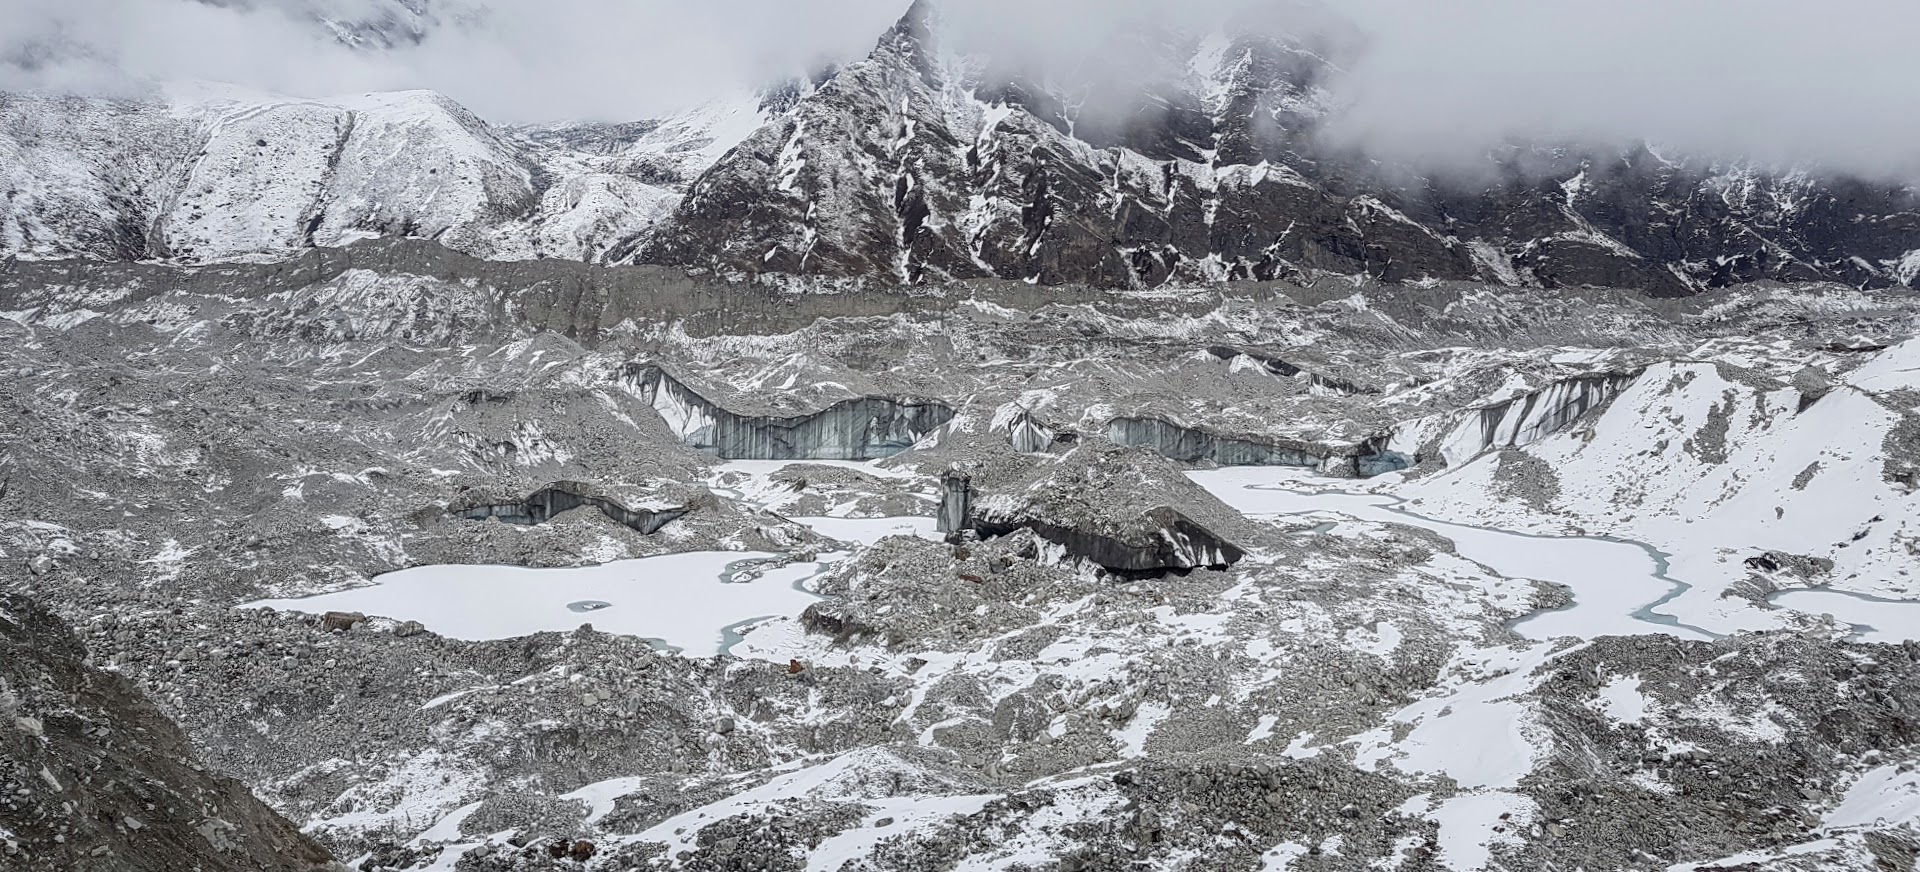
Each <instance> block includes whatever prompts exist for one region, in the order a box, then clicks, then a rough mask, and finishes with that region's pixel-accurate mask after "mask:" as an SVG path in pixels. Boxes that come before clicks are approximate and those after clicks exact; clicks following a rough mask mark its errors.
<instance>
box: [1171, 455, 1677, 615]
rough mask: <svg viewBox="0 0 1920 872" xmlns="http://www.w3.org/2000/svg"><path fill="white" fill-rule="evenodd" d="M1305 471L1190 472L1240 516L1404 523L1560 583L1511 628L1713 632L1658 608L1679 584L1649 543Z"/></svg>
mask: <svg viewBox="0 0 1920 872" xmlns="http://www.w3.org/2000/svg"><path fill="white" fill-rule="evenodd" d="M1310 476H1311V474H1310V473H1306V472H1304V471H1299V470H1289V469H1281V468H1277V467H1230V468H1225V469H1215V470H1205V471H1201V472H1193V473H1189V477H1190V478H1192V479H1193V480H1194V481H1195V482H1196V483H1198V484H1199V485H1200V486H1201V487H1204V488H1206V489H1207V490H1208V491H1209V492H1211V493H1212V494H1213V495H1214V496H1217V497H1219V498H1220V500H1221V501H1222V502H1224V503H1226V504H1227V505H1229V506H1232V507H1234V508H1235V509H1238V510H1240V511H1241V512H1243V513H1245V514H1248V515H1311V514H1315V513H1333V514H1339V515H1346V516H1349V517H1353V518H1359V519H1361V520H1365V521H1375V522H1384V523H1393V524H1404V525H1406V526H1410V527H1421V528H1423V529H1427V530H1432V531H1433V532H1435V533H1438V534H1440V535H1441V536H1445V537H1446V538H1448V539H1450V540H1452V541H1453V543H1454V547H1455V548H1456V549H1457V550H1458V551H1459V553H1460V556H1462V557H1465V558H1467V559H1468V560H1472V561H1474V562H1476V563H1480V564H1482V565H1485V566H1487V567H1489V568H1491V569H1492V570H1493V571H1494V572H1497V573H1499V574H1501V575H1503V576H1506V577H1509V578H1532V579H1539V580H1541V581H1550V582H1555V583H1558V584H1562V585H1565V586H1566V587H1567V588H1568V589H1570V590H1572V591H1573V602H1572V604H1570V605H1568V606H1567V607H1565V608H1561V609H1556V610H1553V611H1546V612H1539V613H1536V614H1534V615H1530V616H1528V617H1527V618H1525V619H1523V620H1520V621H1517V622H1515V623H1514V625H1513V630H1514V632H1517V633H1519V634H1520V635H1522V636H1526V637H1527V638H1530V639H1552V638H1558V637H1563V636H1576V637H1579V638H1583V639H1584V638H1592V637H1594V636H1630V635H1645V634H1649V633H1662V634H1667V635H1673V636H1679V637H1681V638H1685V639H1711V638H1713V634H1712V633H1709V632H1707V631H1705V630H1702V629H1700V628H1698V627H1693V626H1689V625H1687V624H1684V623H1682V622H1681V621H1680V620H1679V619H1678V618H1676V617H1674V616H1672V615H1668V614H1662V613H1661V612H1660V611H1659V609H1660V607H1661V606H1663V605H1665V604H1666V603H1667V602H1668V601H1670V600H1672V599H1673V598H1674V597H1676V596H1679V595H1680V593H1681V592H1683V591H1685V590H1686V589H1687V585H1686V584H1685V583H1684V582H1681V581H1679V580H1676V579H1674V578H1671V577H1669V576H1668V575H1667V555H1666V554H1664V553H1662V552H1660V551H1659V550H1657V549H1655V548H1654V547H1653V546H1651V545H1647V544H1645V543H1642V542H1632V541H1626V540H1621V539H1606V538H1598V537H1593V536H1564V537H1562V536H1537V535H1533V534H1530V533H1516V532H1513V531H1511V530H1501V529H1497V528H1493V527H1481V526H1476V525H1472V524H1456V523H1451V522H1447V521H1439V520H1435V519H1433V518H1428V517H1425V516H1423V515H1419V514H1416V513H1414V512H1410V511H1407V510H1406V509H1402V508H1399V504H1400V503H1402V502H1404V501H1403V500H1401V499H1399V498H1397V497H1390V496H1383V495H1380V494H1365V493H1351V492H1347V491H1310V490H1299V489H1296V488H1294V487H1292V486H1291V485H1296V484H1303V483H1306V482H1307V481H1308V480H1309V479H1310Z"/></svg>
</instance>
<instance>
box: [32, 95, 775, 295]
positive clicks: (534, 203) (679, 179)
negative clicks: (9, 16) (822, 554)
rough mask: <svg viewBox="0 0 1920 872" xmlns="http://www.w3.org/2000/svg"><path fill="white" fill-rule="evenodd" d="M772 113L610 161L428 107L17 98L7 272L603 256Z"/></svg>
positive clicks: (693, 122) (713, 111)
mask: <svg viewBox="0 0 1920 872" xmlns="http://www.w3.org/2000/svg"><path fill="white" fill-rule="evenodd" d="M772 111H774V110H772V109H768V108H763V107H762V105H761V103H760V102H758V100H757V95H749V96H747V97H742V98H740V99H736V100H730V101H721V102H716V103H711V104H707V105H703V106H700V107H696V108H695V109H693V110H691V111H689V112H687V113H685V114H683V115H679V116H675V117H672V118H669V119H667V120H665V121H662V122H658V123H650V124H648V125H646V127H647V130H646V132H645V133H644V134H642V135H639V136H637V137H633V138H632V139H630V140H628V141H620V142H619V143H618V147H617V148H614V149H612V150H611V151H602V150H594V149H592V148H591V144H592V143H591V140H592V137H591V133H593V132H594V131H595V129H597V126H589V125H576V126H573V127H565V128H545V129H542V130H539V131H521V130H508V129H502V128H496V127H494V126H492V125H489V124H488V123H486V122H485V121H483V120H481V119H480V118H478V117H476V116H474V115H473V113H471V112H469V111H467V110H466V109H465V108H463V107H461V106H460V105H459V104H457V103H454V102H453V101H451V100H449V99H447V98H446V97H444V96H441V95H439V94H435V93H432V92H427V91H407V92H395V93H379V94H366V95H360V96H352V97H341V98H334V99H327V100H302V99H290V98H283V97H277V96H274V95H269V94H260V93H253V92H245V91H242V90H240V89H234V88H228V87H224V86H213V85H192V86H181V87H177V88H174V89H172V91H171V92H169V93H168V94H167V95H166V96H164V97H156V98H154V99H152V100H147V101H114V100H103V99H82V98H52V97H38V96H27V95H5V96H0V173H4V181H5V184H6V185H7V191H8V196H7V197H6V198H5V199H4V200H0V255H6V256H15V257H22V258H53V257H71V256H82V257H104V258H114V259H147V258H173V259H179V260H183V261H188V262H204V261H219V260H233V259H247V258H254V257H261V256H277V255H284V254H286V253H289V252H292V251H296V250H298V249H300V248H304V247H310V246H316V245H319V246H333V245H341V244H345V243H348V242H351V241H353V240H356V239H361V238H367V237H374V236H389V237H395V236H397V237H420V238H428V239H435V240H438V241H439V242H441V243H442V244H444V245H446V246H448V247H450V248H454V249H456V250H459V251H462V252H465V253H467V254H472V255H476V256H479V257H486V258H492V259H501V260H529V259H536V258H548V257H551V258H562V259H568V260H583V259H584V260H591V259H597V258H598V257H599V256H600V255H602V254H603V253H604V252H605V251H606V250H607V249H609V248H611V247H613V246H614V245H616V244H618V243H620V242H621V241H623V240H626V239H629V238H631V237H633V236H635V235H636V234H639V233H641V232H643V231H644V230H646V229H647V227H648V226H649V225H650V224H651V223H652V222H653V221H654V220H656V219H657V218H659V217H660V216H661V215H663V214H664V213H666V212H667V211H668V210H669V209H670V208H671V207H672V205H673V204H674V203H675V202H677V201H678V199H679V196H680V194H679V191H680V189H681V188H682V187H684V180H685V179H688V178H691V177H692V176H694V175H697V174H698V173H699V172H700V171H701V170H704V169H705V168H706V167H707V166H708V165H709V164H710V163H712V161H714V160H716V159H717V158H718V157H719V155H720V154H722V153H724V152H725V151H726V150H727V149H728V148H731V147H732V145H733V144H734V143H735V142H737V141H738V139H739V138H741V137H744V136H745V135H746V134H747V133H748V132H749V131H750V130H751V129H752V128H753V127H755V126H757V125H758V124H759V123H760V122H761V121H762V120H764V119H765V118H766V117H768V115H769V113H770V112H772ZM602 132H603V131H602Z"/></svg>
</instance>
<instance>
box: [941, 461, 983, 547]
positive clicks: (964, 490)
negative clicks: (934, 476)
mask: <svg viewBox="0 0 1920 872" xmlns="http://www.w3.org/2000/svg"><path fill="white" fill-rule="evenodd" d="M972 512H973V482H972V479H969V478H968V477H967V476H966V474H965V473H959V472H948V473H947V474H946V475H944V476H941V478H940V513H939V515H938V522H937V523H936V524H935V525H934V530H935V531H937V532H941V533H946V534H948V535H949V536H951V535H953V534H956V533H959V532H960V531H962V530H965V529H967V516H968V515H969V514H971V513H972Z"/></svg>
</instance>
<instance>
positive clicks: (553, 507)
mask: <svg viewBox="0 0 1920 872" xmlns="http://www.w3.org/2000/svg"><path fill="white" fill-rule="evenodd" d="M581 506H592V507H593V508H595V509H598V510H600V513H601V514H603V515H606V516H607V517H609V518H612V519H613V520H615V521H618V522H620V523H622V524H625V525H627V526H628V527H631V528H633V529H634V530H635V531H636V532H639V533H641V534H650V533H657V532H659V531H660V528H662V527H665V526H666V525H667V524H669V523H672V522H673V521H675V520H678V519H679V518H682V517H685V516H686V514H687V513H688V512H690V511H693V509H692V508H691V507H688V506H682V507H679V508H671V509H658V510H655V509H629V508H627V507H626V506H623V505H621V504H620V503H619V502H617V501H615V500H612V499H608V498H607V497H604V496H600V495H598V494H597V493H596V492H595V491H594V488H593V486H592V485H589V484H583V483H581V482H577V481H561V482H555V483H554V484H552V485H551V486H549V487H544V488H541V489H540V490H537V491H535V492H533V493H532V494H529V495H528V496H527V498H526V499H524V500H520V501H518V502H512V503H483V504H480V505H474V506H464V507H460V508H454V507H449V508H448V509H447V511H448V512H449V513H450V514H452V515H454V516H455V517H460V518H465V519H467V520H469V521H484V520H486V519H488V518H499V519H500V520H501V521H503V522H505V523H508V524H521V525H525V526H532V525H534V524H544V523H546V522H547V521H550V520H552V519H553V516H554V515H558V514H560V513H561V512H565V511H570V510H572V509H577V508H580V507H581Z"/></svg>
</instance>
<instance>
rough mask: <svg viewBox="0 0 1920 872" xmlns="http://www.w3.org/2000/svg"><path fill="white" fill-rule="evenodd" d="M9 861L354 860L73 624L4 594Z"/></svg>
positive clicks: (325, 866) (237, 871)
mask: <svg viewBox="0 0 1920 872" xmlns="http://www.w3.org/2000/svg"><path fill="white" fill-rule="evenodd" d="M0 869H8V870H15V869H17V870H21V872H27V870H42V869H44V870H48V872H54V870H59V872H176V870H200V872H345V867H344V866H341V865H339V864H338V863H335V862H334V861H333V860H332V858H330V857H329V856H328V855H327V852H326V851H325V850H323V849H322V848H320V846H319V845H316V844H315V843H314V842H313V841H312V840H310V839H308V838H307V837H306V836H305V835H303V834H302V833H301V832H300V830H299V829H298V828H296V827H294V825H293V824H291V823H289V822H287V821H286V820H285V819H283V818H281V817H280V816H279V815H278V814H275V813H274V812H273V810H272V809H269V808H267V807H266V806H265V805H263V804H262V803H261V802H260V801H259V800H257V799H255V798H254V796H253V794H251V793H249V792H248V791H247V788H246V787H245V786H244V785H242V784H240V783H239V782H237V781H234V780H233V779H230V778H224V777H221V776H218V775H215V774H213V773H211V772H208V771H206V770H204V769H202V768H200V766H199V764H198V763H197V762H195V760H194V753H193V749H192V746H191V745H190V744H189V743H188V740H187V737H186V735H185V734H184V733H182V732H181V731H180V728H179V727H178V726H176V725H175V724H174V723H173V722H172V721H170V720H168V719H167V717H166V716H165V715H163V714H161V713H160V710H159V709H157V708H155V707H154V705H153V704H152V703H151V702H148V701H147V699H146V697H144V696H141V695H140V692H139V691H138V690H136V689H135V688H134V687H133V685H132V684H131V683H129V682H128V681H127V680H126V679H124V678H121V677H120V676H119V675H115V674H112V673H108V672H104V671H101V670H99V669H96V668H94V667H93V666H92V665H90V661H89V659H88V655H87V651H86V649H85V648H83V647H82V646H81V644H80V642H79V640H77V639H76V638H74V635H73V631H72V630H71V629H69V628H68V627H67V625H66V624H65V623H64V622H62V621H61V620H60V619H59V618H58V617H56V616H54V615H53V613H51V612H49V611H47V610H46V609H44V608H42V607H40V605H39V604H37V603H35V602H33V601H31V600H29V599H27V598H25V597H22V596H17V595H11V594H4V593H0Z"/></svg>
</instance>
